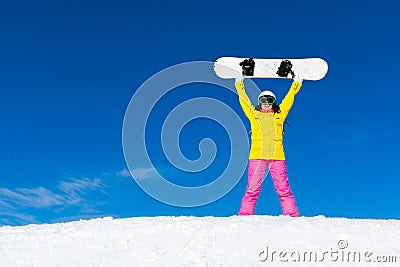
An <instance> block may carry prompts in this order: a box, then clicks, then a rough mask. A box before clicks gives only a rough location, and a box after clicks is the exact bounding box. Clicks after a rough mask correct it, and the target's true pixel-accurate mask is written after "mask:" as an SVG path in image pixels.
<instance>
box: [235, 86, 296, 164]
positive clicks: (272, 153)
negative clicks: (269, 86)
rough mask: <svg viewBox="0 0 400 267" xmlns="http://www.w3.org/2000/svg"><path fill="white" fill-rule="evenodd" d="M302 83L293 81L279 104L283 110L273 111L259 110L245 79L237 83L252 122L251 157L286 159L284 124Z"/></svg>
mask: <svg viewBox="0 0 400 267" xmlns="http://www.w3.org/2000/svg"><path fill="white" fill-rule="evenodd" d="M301 85H302V84H301V83H300V82H298V81H293V83H292V86H291V87H290V89H289V92H288V93H287V94H286V96H285V97H284V99H283V100H282V103H281V104H280V105H279V106H280V109H281V112H280V113H273V112H260V111H257V110H256V109H255V107H254V106H253V105H252V104H251V101H250V99H249V97H248V96H247V94H246V91H245V88H244V83H243V81H240V82H236V83H235V87H236V91H237V92H238V94H239V102H240V105H241V106H242V109H243V111H244V113H245V114H246V116H247V118H248V119H249V120H250V124H251V149H250V156H249V159H267V160H285V152H284V149H283V124H284V122H285V120H286V117H287V115H288V114H289V111H290V109H291V107H292V105H293V102H294V96H295V95H296V94H297V93H298V92H299V90H300V88H301Z"/></svg>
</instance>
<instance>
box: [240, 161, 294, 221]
mask: <svg viewBox="0 0 400 267" xmlns="http://www.w3.org/2000/svg"><path fill="white" fill-rule="evenodd" d="M267 167H268V169H269V171H270V173H271V176H272V180H273V181H274V187H275V190H276V193H277V194H278V197H279V199H280V201H281V206H282V211H283V214H284V215H290V216H292V217H297V216H299V212H298V210H297V207H296V202H295V200H294V197H293V194H292V192H291V191H290V187H289V183H288V176H287V172H286V161H285V160H263V159H255V160H249V166H248V184H247V188H246V193H245V194H244V197H243V199H242V206H241V207H240V211H239V214H238V215H239V216H241V215H253V214H254V209H255V206H256V202H257V198H258V196H259V195H260V190H261V185H262V183H263V181H264V175H265V170H266V168H267Z"/></svg>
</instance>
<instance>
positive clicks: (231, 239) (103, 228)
mask: <svg viewBox="0 0 400 267" xmlns="http://www.w3.org/2000/svg"><path fill="white" fill-rule="evenodd" d="M315 261H316V262H315ZM0 266H400V221H396V220H359V219H341V218H325V217H323V216H318V217H308V218H307V217H300V218H290V217H286V216H279V217H271V216H247V217H237V216H233V217H228V218H223V217H140V218H130V219H113V218H108V217H107V218H102V219H93V220H89V221H77V222H70V223H59V224H49V225H46V224H45V225H27V226H21V227H10V226H3V227H0Z"/></svg>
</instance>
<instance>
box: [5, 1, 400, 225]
mask: <svg viewBox="0 0 400 267" xmlns="http://www.w3.org/2000/svg"><path fill="white" fill-rule="evenodd" d="M396 10H398V3H397V2H395V1H388V0H382V1H331V2H326V1H317V0H315V1H303V2H302V3H300V2H299V1H291V0H289V1H284V2H282V3H281V2H280V1H255V2H252V4H251V5H246V4H245V2H243V1H218V2H215V1H208V0H206V1H201V3H200V2H199V3H195V2H190V1H189V2H188V1H169V2H164V1H151V0H150V1H145V2H143V1H142V2H140V3H135V2H132V1H119V0H117V1H39V2H38V1H19V0H17V1H2V2H1V3H0V25H1V27H0V92H1V95H0V114H1V116H0V125H1V131H0V148H1V153H0V157H1V158H0V162H1V171H0V224H10V225H22V224H27V223H51V222H60V221H69V220H75V219H81V218H83V219H85V218H93V217H99V216H114V217H131V216H158V215H196V216H208V215H213V216H230V215H234V214H236V213H237V211H238V209H239V205H240V201H241V197H242V195H243V193H244V189H245V186H246V179H247V178H246V175H244V176H243V178H242V179H241V180H240V182H239V183H238V184H237V185H236V186H235V187H234V188H233V190H232V191H230V192H229V193H228V194H227V195H226V196H224V197H223V198H221V199H219V200H218V201H216V202H214V203H211V204H208V205H205V206H202V207H197V208H179V207H173V206H169V205H166V204H163V203H160V202H159V201H157V200H154V199H153V198H151V197H150V196H148V195H147V194H146V193H144V192H143V191H142V190H141V189H140V187H139V186H138V185H137V184H136V182H135V181H134V180H133V179H132V178H131V177H130V176H129V174H128V171H127V165H126V163H125V160H124V154H123V149H122V125H123V120H124V115H125V111H126V109H127V107H128V104H129V102H130V99H131V97H132V96H133V95H134V93H135V92H136V90H137V89H138V88H139V87H140V86H141V85H142V83H143V82H145V81H146V80H147V79H148V78H150V77H151V76H152V75H154V74H156V73H157V72H159V71H161V70H163V69H165V68H168V67H170V66H173V65H175V64H178V63H184V62H189V61H197V60H201V61H214V60H215V59H217V58H218V57H220V56H226V55H232V56H233V55H235V56H240V57H250V56H251V57H265V58H282V57H283V58H297V57H322V58H324V59H326V60H327V61H328V63H329V73H328V75H327V77H326V78H325V79H323V80H321V81H318V82H305V83H304V86H303V88H302V90H301V92H300V94H299V95H298V97H297V98H296V103H295V106H294V108H293V109H292V111H291V113H290V115H289V117H288V121H289V124H290V125H291V127H290V128H288V129H287V132H286V134H285V149H286V156H287V160H288V172H289V181H290V184H291V186H292V189H293V192H294V194H295V197H296V200H297V203H298V206H299V210H300V213H301V214H302V215H304V216H315V215H325V216H328V217H350V218H384V219H388V218H394V219H400V210H399V209H398V207H397V206H398V203H399V201H400V195H399V194H398V190H397V188H398V187H399V186H400V182H399V180H398V177H397V159H398V156H397V154H398V153H397V150H398V148H399V147H400V146H399V145H400V144H399V139H398V136H399V134H400V128H399V126H398V124H397V122H398V121H399V112H398V111H397V102H398V98H399V97H400V91H399V90H398V88H397V87H398V81H397V76H398V74H397V72H398V70H399V67H398V66H397V62H398V61H399V60H400V56H399V51H398V47H399V45H400V42H399V38H398V35H399V34H398V25H399V19H398V14H397V11H396ZM254 82H255V83H256V84H257V85H258V86H259V87H260V88H261V89H264V88H268V89H272V90H274V92H275V93H276V95H277V96H278V98H280V99H282V97H283V96H284V93H285V92H286V90H287V88H288V87H289V86H290V81H287V80H268V79H264V80H261V79H258V80H255V81H254ZM232 86H233V83H232ZM193 97H211V98H216V99H219V100H221V101H223V102H224V103H226V104H227V105H228V106H230V107H232V109H234V110H235V111H237V114H238V115H239V116H240V118H241V119H242V120H243V122H244V123H245V125H247V127H248V124H246V123H247V121H246V118H245V117H244V115H243V114H242V112H241V110H240V107H239V104H238V101H237V97H236V96H235V95H234V94H233V93H232V92H230V91H229V90H225V89H221V88H220V87H217V86H213V85H207V84H191V85H185V86H182V87H179V88H177V89H176V90H175V91H171V93H170V94H168V95H166V96H165V97H164V98H163V99H161V100H160V105H158V106H156V109H155V111H157V110H158V112H159V114H160V116H158V115H159V114H158V113H153V117H154V118H153V119H154V120H155V122H154V123H152V124H151V125H155V126H151V125H150V126H149V127H150V128H149V134H150V135H152V136H150V137H151V138H153V139H154V140H155V142H149V150H150V151H151V156H152V157H153V158H152V161H154V164H155V166H158V167H159V168H160V169H162V170H161V171H164V172H165V173H168V175H167V176H168V177H170V179H172V180H174V181H175V182H177V183H182V184H185V185H187V186H191V185H193V186H196V185H199V184H200V185H201V184H206V183H208V182H210V177H211V179H212V177H215V176H216V175H217V174H218V173H220V172H221V170H223V168H224V166H226V163H227V162H228V160H227V158H226V157H227V155H228V153H227V152H226V151H227V149H229V144H227V143H226V133H225V132H224V130H223V128H221V126H219V125H218V124H216V123H214V122H212V121H210V120H207V119H203V120H202V119H199V120H195V121H193V122H191V123H189V124H188V125H187V126H186V127H185V128H183V130H182V135H181V140H180V142H181V143H180V144H181V148H182V151H183V153H184V154H185V156H187V157H188V158H190V159H196V158H197V157H199V151H198V149H197V146H198V143H199V141H200V140H202V139H203V138H206V137H209V138H212V139H213V140H214V142H215V143H216V144H217V147H218V148H219V150H218V153H219V154H217V156H216V158H215V162H214V163H213V164H212V165H211V166H210V168H209V169H208V170H205V171H204V172H203V173H199V174H188V173H182V172H180V171H179V170H176V169H174V168H173V167H172V166H170V165H168V162H167V161H166V160H165V157H164V156H163V155H162V154H161V148H160V147H158V148H157V143H158V142H159V141H157V140H159V138H160V133H157V129H159V128H160V127H159V126H160V123H161V122H162V121H163V120H164V119H163V116H164V118H165V114H167V113H168V110H167V109H172V108H173V107H174V106H175V105H177V104H179V102H180V101H184V100H185V99H191V98H193ZM154 114H156V115H154ZM151 127H153V128H151ZM204 129H207V131H204ZM150 137H149V138H150ZM153 139H151V140H153ZM193 148H196V149H193ZM244 157H246V155H244ZM232 164H238V163H236V162H234V163H232ZM136 174H137V175H138V176H141V177H142V178H143V179H146V178H151V176H152V172H151V171H148V170H146V169H142V170H140V169H138V170H136ZM256 213H257V214H269V215H278V214H280V206H279V202H278V199H277V197H276V195H275V192H274V191H273V187H272V183H271V181H270V178H269V177H268V178H267V180H266V182H265V184H264V188H263V191H262V193H261V196H260V199H259V201H258V206H257V209H256Z"/></svg>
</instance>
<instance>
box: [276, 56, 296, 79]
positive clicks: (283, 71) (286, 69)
mask: <svg viewBox="0 0 400 267" xmlns="http://www.w3.org/2000/svg"><path fill="white" fill-rule="evenodd" d="M292 67H293V65H292V62H290V60H282V62H281V65H280V66H279V68H278V71H277V72H276V74H278V76H279V77H286V78H287V76H288V75H289V74H290V75H292V78H294V71H293V70H292Z"/></svg>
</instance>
